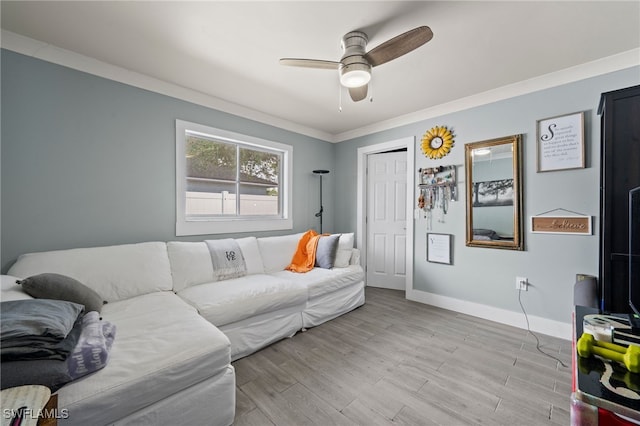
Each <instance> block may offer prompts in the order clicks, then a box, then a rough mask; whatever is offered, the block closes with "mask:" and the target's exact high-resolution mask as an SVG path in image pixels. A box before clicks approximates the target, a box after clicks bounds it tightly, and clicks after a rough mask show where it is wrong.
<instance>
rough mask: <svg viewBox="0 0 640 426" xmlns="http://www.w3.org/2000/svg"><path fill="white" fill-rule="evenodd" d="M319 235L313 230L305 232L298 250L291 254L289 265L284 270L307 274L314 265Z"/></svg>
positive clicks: (299, 242)
mask: <svg viewBox="0 0 640 426" xmlns="http://www.w3.org/2000/svg"><path fill="white" fill-rule="evenodd" d="M319 239H320V235H318V233H317V232H316V231H314V230H313V229H310V230H308V231H307V232H305V233H304V234H303V235H302V237H300V241H298V248H297V249H296V252H295V253H294V254H293V258H292V259H291V264H290V265H289V266H287V267H286V268H285V269H286V270H287V271H292V272H309V271H310V270H312V269H313V267H314V265H315V264H316V249H317V248H318V240H319Z"/></svg>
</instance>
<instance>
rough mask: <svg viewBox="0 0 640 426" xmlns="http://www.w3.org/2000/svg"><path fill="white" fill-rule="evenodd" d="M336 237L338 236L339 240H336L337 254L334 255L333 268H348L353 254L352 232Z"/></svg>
mask: <svg viewBox="0 0 640 426" xmlns="http://www.w3.org/2000/svg"><path fill="white" fill-rule="evenodd" d="M338 235H340V239H339V240H338V252H337V253H336V261H335V262H334V264H333V267H334V268H346V267H347V266H349V262H350V260H351V254H352V252H353V244H354V235H353V232H351V233H348V234H338Z"/></svg>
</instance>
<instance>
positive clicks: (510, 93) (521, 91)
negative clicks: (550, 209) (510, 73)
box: [334, 49, 640, 142]
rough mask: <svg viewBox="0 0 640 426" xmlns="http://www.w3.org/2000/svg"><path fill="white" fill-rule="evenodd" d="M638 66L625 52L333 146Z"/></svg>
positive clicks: (362, 132)
mask: <svg viewBox="0 0 640 426" xmlns="http://www.w3.org/2000/svg"><path fill="white" fill-rule="evenodd" d="M637 66H640V49H632V50H628V51H626V52H622V53H619V54H616V55H612V56H607V57H604V58H600V59H597V60H595V61H592V62H587V63H584V64H580V65H576V66H573V67H570V68H565V69H563V70H560V71H555V72H552V73H549V74H544V75H541V76H538V77H534V78H531V79H528V80H523V81H519V82H517V83H513V84H509V85H506V86H502V87H498V88H496V89H492V90H488V91H486V92H482V93H478V94H475V95H471V96H467V97H465V98H460V99H456V100H454V101H451V102H447V103H444V104H440V105H436V106H434V107H431V108H426V109H423V110H420V111H416V112H413V113H410V114H405V115H402V116H398V117H395V118H392V119H389V120H385V121H380V122H378V123H375V124H372V125H370V126H365V127H360V128H358V129H354V130H350V131H347V132H344V133H340V134H337V135H334V142H343V141H346V140H350V139H354V138H358V137H361V136H366V135H370V134H372V133H377V132H381V131H384V130H389V129H393V128H395V127H400V126H405V125H408V124H413V123H417V122H419V121H423V120H427V119H430V118H436V117H441V116H443V115H446V114H451V113H454V112H458V111H463V110H465V109H469V108H474V107H478V106H481V105H486V104H489V103H492V102H497V101H501V100H504V99H509V98H513V97H516V96H520V95H526V94H528V93H533V92H537V91H540V90H544V89H549V88H552V87H557V86H561V85H563V84H568V83H573V82H576V81H580V80H584V79H587V78H590V77H596V76H599V75H603V74H608V73H610V72H615V71H620V70H623V69H627V68H632V67H637Z"/></svg>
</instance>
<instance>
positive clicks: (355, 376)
mask: <svg viewBox="0 0 640 426" xmlns="http://www.w3.org/2000/svg"><path fill="white" fill-rule="evenodd" d="M538 337H539V338H540V341H541V347H542V349H543V350H544V351H545V352H548V353H552V354H553V355H554V356H555V357H557V358H559V359H560V360H562V361H563V362H564V364H566V365H567V367H563V366H561V365H560V363H558V362H557V361H555V360H553V359H550V358H547V357H545V356H544V355H542V354H540V353H539V352H538V351H537V350H536V343H535V339H534V337H533V336H531V335H530V334H528V333H527V332H526V330H521V329H518V328H514V327H510V326H506V325H502V324H498V323H493V322H491V321H486V320H483V319H479V318H475V317H471V316H467V315H463V314H459V313H456V312H452V311H447V310H443V309H439V308H434V307H431V306H427V305H423V304H420V303H415V302H410V301H407V300H405V299H404V292H400V291H395V290H383V289H376V288H370V287H368V288H367V289H366V303H365V305H364V306H362V307H360V308H358V309H356V310H355V311H353V312H350V313H348V314H346V315H343V316H341V317H339V318H336V319H335V320H332V321H329V322H327V323H325V324H322V325H320V326H318V327H315V328H311V329H309V330H308V331H306V332H300V333H298V334H296V335H295V336H294V337H293V338H291V339H285V340H282V341H280V342H278V343H275V344H273V345H271V346H269V347H267V348H265V349H263V350H261V351H259V352H257V353H255V354H253V355H250V356H248V357H246V358H243V359H240V360H238V361H236V362H234V366H235V368H236V381H237V392H236V395H237V402H236V420H235V425H238V426H239V425H272V424H273V425H296V426H297V425H323V426H324V425H350V424H361V425H388V424H402V425H433V424H440V425H469V424H490V425H543V424H558V425H568V424H569V398H570V394H571V368H570V366H571V342H570V341H565V340H561V339H557V338H553V337H549V336H545V335H538Z"/></svg>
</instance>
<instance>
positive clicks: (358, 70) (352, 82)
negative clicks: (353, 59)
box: [340, 63, 371, 88]
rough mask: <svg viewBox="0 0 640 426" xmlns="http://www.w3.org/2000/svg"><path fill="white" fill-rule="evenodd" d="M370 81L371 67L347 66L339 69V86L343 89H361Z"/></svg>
mask: <svg viewBox="0 0 640 426" xmlns="http://www.w3.org/2000/svg"><path fill="white" fill-rule="evenodd" d="M369 81H371V65H369V64H361V63H359V64H349V65H347V66H344V67H342V68H340V84H342V85H343V86H344V87H349V88H352V87H362V86H365V85H367V84H368V83H369Z"/></svg>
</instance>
